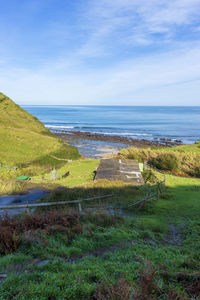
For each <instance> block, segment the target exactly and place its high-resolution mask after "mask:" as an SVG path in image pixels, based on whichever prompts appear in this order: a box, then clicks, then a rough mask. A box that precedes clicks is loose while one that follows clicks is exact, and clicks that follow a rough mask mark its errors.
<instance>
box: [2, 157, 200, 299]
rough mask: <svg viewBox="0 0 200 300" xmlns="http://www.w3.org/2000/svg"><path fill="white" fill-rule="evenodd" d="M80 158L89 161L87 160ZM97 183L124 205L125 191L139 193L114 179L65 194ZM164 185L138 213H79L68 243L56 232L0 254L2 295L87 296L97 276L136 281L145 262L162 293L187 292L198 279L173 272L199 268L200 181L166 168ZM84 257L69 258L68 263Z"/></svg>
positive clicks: (86, 190)
mask: <svg viewBox="0 0 200 300" xmlns="http://www.w3.org/2000/svg"><path fill="white" fill-rule="evenodd" d="M83 162H84V163H85V164H87V161H83ZM81 163H82V162H81ZM77 164H78V162H77ZM77 166H78V165H77ZM77 166H76V167H77ZM73 167H74V168H75V166H73ZM72 169H73V168H72ZM72 169H71V170H72ZM75 169H76V168H75ZM157 176H160V174H159V173H158V174H157ZM66 180H67V179H66ZM95 185H96V189H97V190H98V192H100V191H102V192H103V193H104V192H106V191H107V192H108V191H109V192H110V191H111V190H112V191H113V192H114V193H115V195H116V197H117V198H118V199H120V201H121V202H125V203H126V201H127V197H128V196H129V198H130V199H131V198H132V199H133V198H134V195H135V196H136V197H137V195H138V193H140V192H141V193H142V191H140V188H139V189H138V188H137V189H134V188H131V187H130V186H127V185H123V184H122V183H121V186H120V187H119V185H120V184H119V183H118V184H117V183H114V182H113V183H109V182H107V183H106V182H99V183H98V182H97V183H94V184H91V182H90V181H89V183H88V184H84V185H83V186H82V188H81V187H79V188H75V187H74V188H73V189H72V191H71V192H70V193H73V191H74V193H77V192H78V189H79V192H80V191H81V193H82V194H83V193H84V194H85V195H86V194H88V195H91V191H92V190H93V189H94V188H95ZM166 186H167V187H166V191H165V195H164V196H163V197H161V198H160V199H159V200H155V201H153V202H152V203H151V204H149V205H147V206H146V207H145V209H144V210H142V211H136V210H132V212H130V211H129V217H128V218H125V219H120V218H118V219H116V218H114V219H111V218H110V219H109V217H105V216H104V215H100V216H98V214H97V215H96V216H95V215H94V216H92V215H89V216H83V217H82V218H81V222H82V225H83V228H84V232H83V234H78V235H77V236H75V238H74V239H73V240H72V241H71V242H69V241H68V240H67V239H66V238H65V234H61V233H59V234H58V233H57V234H53V235H51V236H44V238H43V241H44V242H41V243H33V244H32V245H26V244H25V243H22V245H21V246H20V248H19V250H18V252H17V253H15V254H11V255H7V256H4V257H2V258H1V259H0V272H2V273H4V272H5V273H7V274H8V278H7V280H6V281H5V282H4V283H3V284H2V286H1V288H0V295H1V298H0V299H9V297H11V295H15V299H48V298H49V297H51V299H91V297H92V295H94V293H95V289H96V288H97V284H98V283H99V282H102V281H106V282H109V283H111V284H112V283H113V284H114V283H116V282H117V281H118V280H119V278H120V277H124V278H126V279H127V280H128V282H129V283H130V284H131V285H133V286H135V285H136V282H137V280H138V278H139V274H140V272H141V271H142V270H145V268H146V267H145V264H146V261H147V260H148V261H150V262H151V264H152V265H153V266H154V267H155V268H156V270H157V272H156V278H155V282H156V283H157V284H158V285H159V286H160V287H162V288H164V290H165V291H166V293H167V290H168V289H173V290H176V291H177V293H179V295H181V294H182V295H183V294H184V295H187V296H188V294H187V291H186V289H185V287H186V285H187V284H189V283H190V284H191V282H192V281H194V280H195V277H194V278H193V277H191V279H190V280H191V281H190V282H185V281H180V280H179V279H178V277H176V273H177V272H179V273H183V274H192V273H195V272H198V270H199V267H200V264H199V261H200V256H199V247H200V242H199V232H200V226H199V224H200V223H199V222H200V219H199V209H200V202H199V194H200V179H195V178H183V177H177V176H173V175H169V174H167V175H166ZM81 189H82V190H81ZM141 189H143V188H141ZM97 190H96V191H97ZM60 193H61V194H60V195H59V197H60V196H63V197H64V196H66V195H67V190H66V191H61V192H60ZM82 194H81V195H82ZM75 196H77V195H74V197H75ZM54 197H58V195H54ZM129 201H130V200H129ZM88 226H89V228H90V232H92V235H91V234H89V232H88ZM169 226H173V228H175V230H176V231H175V233H174V234H175V236H179V235H180V241H181V244H180V245H179V244H178V243H176V242H174V240H173V235H170V233H169V231H170V230H171V229H170V228H171V227H169ZM45 241H46V242H45ZM43 243H44V244H45V245H46V246H45V247H44V244H43ZM114 245H118V247H116V248H115V247H114ZM110 247H114V248H110ZM99 249H102V250H101V251H102V254H100V255H99V256H97V257H95V256H87V255H86V254H87V253H93V252H95V251H97V250H99ZM106 249H107V251H105V250H106ZM109 249H111V250H110V251H109ZM101 251H100V252H99V253H101ZM84 255H86V256H85V257H84ZM82 256H83V258H82V259H78V260H77V261H76V260H75V261H74V262H73V263H71V262H68V261H67V260H68V259H70V258H72V257H73V258H79V257H82ZM45 259H48V260H49V262H48V263H47V264H45V265H44V266H41V267H40V266H38V265H37V263H34V262H36V261H37V262H38V261H42V260H45ZM166 276H168V277H166ZM159 299H165V298H162V297H161V298H159Z"/></svg>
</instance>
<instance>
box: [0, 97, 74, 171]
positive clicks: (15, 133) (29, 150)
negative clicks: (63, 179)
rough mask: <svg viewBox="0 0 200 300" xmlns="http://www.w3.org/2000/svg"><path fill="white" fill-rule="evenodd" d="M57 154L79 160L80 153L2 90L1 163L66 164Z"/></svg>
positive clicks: (21, 165) (0, 122)
mask: <svg viewBox="0 0 200 300" xmlns="http://www.w3.org/2000/svg"><path fill="white" fill-rule="evenodd" d="M53 156H54V157H53ZM55 157H57V158H59V159H76V158H78V157H79V153H78V150H77V149H76V148H75V147H72V146H69V145H67V144H65V143H64V142H63V141H61V140H60V139H58V138H57V137H55V136H54V135H53V134H52V133H51V132H50V131H49V130H48V129H47V128H45V126H44V124H43V123H42V122H40V121H39V120H38V119H37V118H36V117H34V116H32V115H31V114H30V113H28V112H27V111H25V110H24V109H22V108H21V107H20V106H19V105H17V104H15V103H14V102H13V101H12V100H11V99H9V98H8V97H7V96H5V95H4V94H2V93H0V163H2V164H3V165H5V166H10V167H12V166H16V167H30V166H39V167H45V168H52V167H58V166H62V165H63V164H64V161H61V160H58V159H55ZM65 163H66V162H65ZM0 171H1V170H0Z"/></svg>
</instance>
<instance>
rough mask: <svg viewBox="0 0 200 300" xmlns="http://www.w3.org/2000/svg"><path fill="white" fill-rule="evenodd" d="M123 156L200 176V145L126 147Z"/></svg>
mask: <svg viewBox="0 0 200 300" xmlns="http://www.w3.org/2000/svg"><path fill="white" fill-rule="evenodd" d="M120 154H121V156H122V157H123V158H128V159H137V160H138V161H140V162H144V161H146V162H148V163H149V164H150V165H152V166H154V167H156V168H158V169H160V170H163V171H169V172H171V173H172V174H175V175H179V176H191V177H200V145H199V143H195V144H193V145H181V146H177V147H171V148H170V147H163V148H162V147H151V148H150V147H149V148H135V147H131V148H125V149H123V150H122V151H121V153H120Z"/></svg>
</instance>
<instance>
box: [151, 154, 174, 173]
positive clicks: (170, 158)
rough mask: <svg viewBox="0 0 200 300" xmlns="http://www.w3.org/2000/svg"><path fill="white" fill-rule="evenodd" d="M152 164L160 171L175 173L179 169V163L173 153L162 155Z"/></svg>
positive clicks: (152, 161) (153, 160)
mask: <svg viewBox="0 0 200 300" xmlns="http://www.w3.org/2000/svg"><path fill="white" fill-rule="evenodd" d="M151 164H152V165H153V166H155V167H156V168H158V169H160V170H166V171H175V170H178V168H179V161H178V159H177V157H176V156H175V155H174V154H172V153H162V154H160V155H158V156H157V157H156V158H154V159H152V160H151Z"/></svg>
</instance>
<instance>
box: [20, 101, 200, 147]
mask: <svg viewBox="0 0 200 300" xmlns="http://www.w3.org/2000/svg"><path fill="white" fill-rule="evenodd" d="M23 108H24V109H26V110H27V111H28V112H30V113H31V114H33V115H34V116H36V117H37V118H38V119H39V120H40V121H42V122H43V123H44V124H45V126H46V127H47V128H49V129H50V130H51V131H52V132H61V131H62V130H70V131H82V132H91V133H100V134H105V135H119V136H125V137H131V138H134V139H145V140H151V141H153V140H155V139H160V138H167V139H172V140H181V141H182V142H183V143H187V144H192V143H194V142H195V141H197V140H200V106H92V105H91V106H88V105H81V106H78V105H77V106H75V105H74V106H72V105H64V106H57V105H47V106H43V105H24V106H23Z"/></svg>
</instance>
